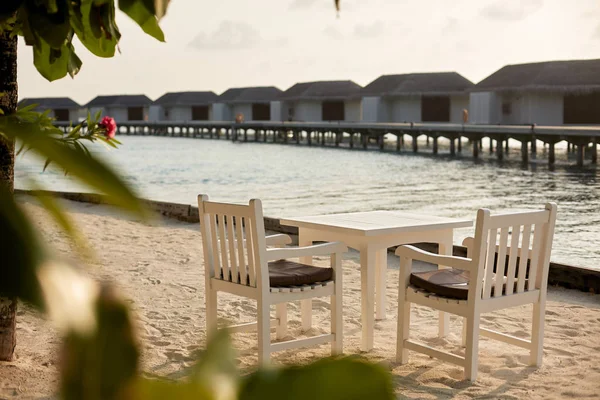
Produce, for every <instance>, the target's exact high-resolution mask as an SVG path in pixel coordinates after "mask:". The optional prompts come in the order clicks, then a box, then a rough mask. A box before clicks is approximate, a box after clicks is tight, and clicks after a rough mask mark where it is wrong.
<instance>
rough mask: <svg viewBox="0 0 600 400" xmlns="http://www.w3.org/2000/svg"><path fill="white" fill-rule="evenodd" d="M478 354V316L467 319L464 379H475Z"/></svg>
mask: <svg viewBox="0 0 600 400" xmlns="http://www.w3.org/2000/svg"><path fill="white" fill-rule="evenodd" d="M478 353H479V315H477V314H476V315H474V316H470V317H467V347H466V349H465V363H466V364H465V379H468V380H470V381H471V382H473V381H475V380H476V379H477V367H478V360H477V358H478Z"/></svg>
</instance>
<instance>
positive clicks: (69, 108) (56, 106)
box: [19, 97, 81, 123]
mask: <svg viewBox="0 0 600 400" xmlns="http://www.w3.org/2000/svg"><path fill="white" fill-rule="evenodd" d="M31 104H37V107H36V110H37V111H40V112H41V111H46V110H49V116H50V117H52V118H54V119H55V120H56V121H59V122H73V123H77V122H78V121H79V117H80V111H81V106H80V105H79V104H78V103H76V102H75V101H73V100H72V99H70V98H69V97H38V98H25V99H22V100H21V101H20V102H19V107H25V106H28V105H31Z"/></svg>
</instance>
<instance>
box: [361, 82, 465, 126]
mask: <svg viewBox="0 0 600 400" xmlns="http://www.w3.org/2000/svg"><path fill="white" fill-rule="evenodd" d="M472 86H473V83H472V82H471V81H469V80H468V79H467V78H465V77H463V76H462V75H460V74H458V73H456V72H433V73H413V74H400V75H383V76H380V77H379V78H377V79H375V80H374V81H373V82H371V83H370V84H368V85H367V86H365V88H364V89H363V90H362V92H361V95H362V98H363V99H362V117H363V121H367V122H455V123H459V122H462V121H463V110H464V109H468V108H469V93H468V91H467V90H468V89H470V88H471V87H472Z"/></svg>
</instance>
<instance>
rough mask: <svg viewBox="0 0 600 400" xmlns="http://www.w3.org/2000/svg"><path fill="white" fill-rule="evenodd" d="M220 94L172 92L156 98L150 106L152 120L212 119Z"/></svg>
mask: <svg viewBox="0 0 600 400" xmlns="http://www.w3.org/2000/svg"><path fill="white" fill-rule="evenodd" d="M218 98H219V96H218V95H217V94H216V93H214V92H208V91H207V92H171V93H166V94H164V95H162V96H161V97H159V98H158V99H156V100H155V101H154V104H153V105H152V107H150V120H151V121H177V122H185V121H211V120H213V105H214V104H215V103H217V102H218Z"/></svg>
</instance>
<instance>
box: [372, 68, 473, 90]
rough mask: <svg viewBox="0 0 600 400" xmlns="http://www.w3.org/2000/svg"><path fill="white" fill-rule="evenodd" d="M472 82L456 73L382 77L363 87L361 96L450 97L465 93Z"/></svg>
mask: <svg viewBox="0 0 600 400" xmlns="http://www.w3.org/2000/svg"><path fill="white" fill-rule="evenodd" d="M472 86H473V82H471V81H470V80H468V79H467V78H465V77H464V76H462V75H460V74H458V73H456V72H425V73H414V74H400V75H383V76H380V77H379V78H377V79H375V80H374V81H373V82H371V83H370V84H368V85H367V86H365V88H364V89H363V90H362V92H361V94H362V96H408V95H422V94H425V95H427V94H432V95H451V94H460V93H465V92H466V91H467V90H468V89H469V88H471V87H472Z"/></svg>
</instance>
